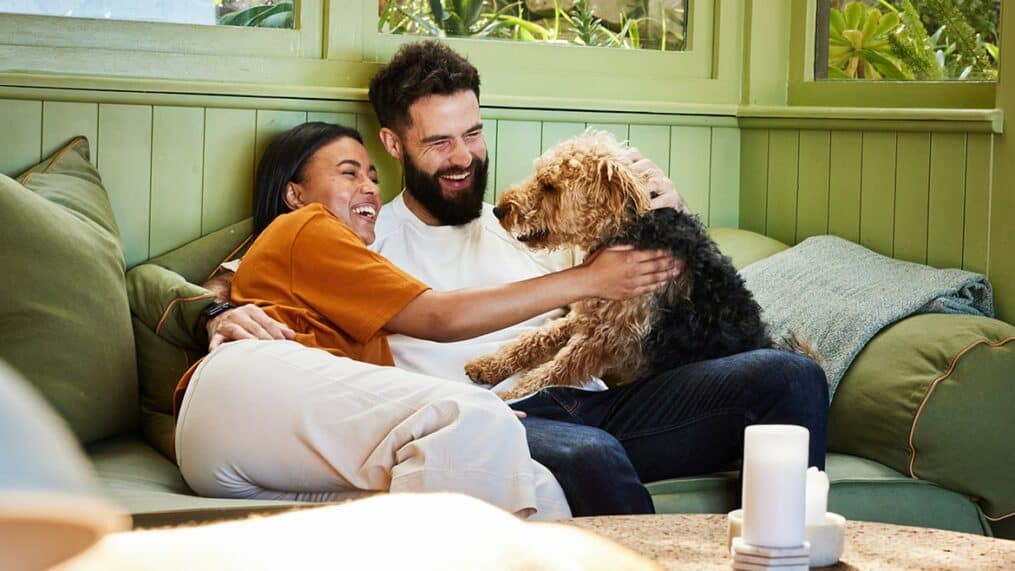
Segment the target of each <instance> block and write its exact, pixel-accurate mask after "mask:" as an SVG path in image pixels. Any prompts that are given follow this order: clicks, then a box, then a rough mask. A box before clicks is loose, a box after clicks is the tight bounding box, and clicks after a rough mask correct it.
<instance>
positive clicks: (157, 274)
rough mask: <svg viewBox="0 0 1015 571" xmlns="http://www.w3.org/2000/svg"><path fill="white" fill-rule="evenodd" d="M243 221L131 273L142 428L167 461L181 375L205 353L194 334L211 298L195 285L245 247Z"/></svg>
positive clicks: (129, 287)
mask: <svg viewBox="0 0 1015 571" xmlns="http://www.w3.org/2000/svg"><path fill="white" fill-rule="evenodd" d="M250 231H251V221H250V220H245V221H243V222H238V223H236V224H233V225H232V226H228V227H226V228H223V229H221V230H218V231H216V232H213V233H211V234H208V235H207V236H204V237H202V238H199V239H197V240H194V241H193V242H190V243H188V244H185V245H183V246H181V247H180V248H177V249H176V250H173V251H171V252H168V253H166V254H163V255H161V256H158V257H156V258H153V259H151V260H148V261H147V262H145V263H143V264H140V265H138V266H135V267H134V268H131V270H130V271H129V272H127V295H128V297H129V299H130V311H131V314H132V320H131V322H132V324H133V329H134V338H135V343H136V345H137V368H138V382H139V384H140V393H141V428H142V432H143V433H144V435H145V437H146V438H147V439H148V441H149V442H151V444H152V445H153V446H155V448H156V449H157V450H158V451H160V452H162V453H163V454H164V455H166V457H168V458H173V457H174V450H173V433H174V428H175V420H174V418H173V392H174V390H175V389H176V384H177V382H178V381H179V380H180V377H181V376H183V373H184V372H186V370H187V369H188V368H189V367H190V366H191V365H192V364H193V363H195V362H196V361H197V360H198V359H200V358H201V356H202V355H204V354H205V352H206V349H207V347H206V346H205V344H204V343H205V342H204V340H203V339H201V340H198V339H196V338H195V335H194V327H195V325H196V323H197V319H198V316H199V315H200V313H201V310H203V309H204V308H206V307H208V306H209V305H211V304H212V303H213V301H214V300H213V297H212V294H211V293H210V292H209V291H207V290H206V289H204V288H202V287H200V286H197V285H194V284H196V283H202V282H205V281H207V279H208V277H209V276H210V275H211V274H212V272H213V271H214V270H215V268H216V267H217V266H218V264H219V263H221V262H222V261H224V260H227V259H230V258H231V257H233V256H235V255H238V253H239V252H240V251H241V249H242V248H243V247H244V246H246V244H247V242H248V237H249V236H250Z"/></svg>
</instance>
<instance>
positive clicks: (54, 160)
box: [18, 135, 88, 186]
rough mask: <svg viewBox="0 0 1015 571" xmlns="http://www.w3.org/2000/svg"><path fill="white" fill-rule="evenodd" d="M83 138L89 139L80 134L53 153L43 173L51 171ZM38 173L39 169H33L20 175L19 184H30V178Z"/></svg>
mask: <svg viewBox="0 0 1015 571" xmlns="http://www.w3.org/2000/svg"><path fill="white" fill-rule="evenodd" d="M81 139H84V140H86V141H87V140H88V137H85V136H84V135H78V136H77V137H74V138H73V139H71V140H70V141H69V142H68V143H67V144H66V145H64V146H63V148H62V149H60V150H59V151H58V152H57V153H56V154H55V155H53V158H52V159H50V160H49V164H48V165H46V169H45V170H43V171H42V173H43V174H46V173H48V172H49V171H51V170H53V167H55V166H56V163H58V162H60V159H62V158H63V156H64V155H65V154H67V151H69V150H70V149H71V147H73V146H74V145H76V144H77V142H78V141H79V140H81ZM38 173H39V171H33V172H30V173H28V174H27V175H25V176H22V177H19V178H18V184H20V185H21V186H26V185H27V184H28V179H30V178H32V175H34V174H38Z"/></svg>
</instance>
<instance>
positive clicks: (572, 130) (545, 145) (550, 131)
mask: <svg viewBox="0 0 1015 571" xmlns="http://www.w3.org/2000/svg"><path fill="white" fill-rule="evenodd" d="M584 130H585V123H574V122H568V121H545V122H544V123H543V133H542V138H541V141H540V150H541V151H546V150H547V149H549V148H550V147H552V146H554V145H556V144H557V143H559V142H561V141H563V140H565V139H570V138H571V137H574V136H575V135H580V134H581V133H582V132H583V131H584ZM533 158H535V157H533Z"/></svg>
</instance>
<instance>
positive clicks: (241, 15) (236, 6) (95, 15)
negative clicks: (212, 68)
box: [0, 0, 293, 29]
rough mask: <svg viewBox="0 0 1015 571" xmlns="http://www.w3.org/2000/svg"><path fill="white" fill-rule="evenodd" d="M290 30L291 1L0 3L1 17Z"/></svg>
mask: <svg viewBox="0 0 1015 571" xmlns="http://www.w3.org/2000/svg"><path fill="white" fill-rule="evenodd" d="M2 12H7V13H13V14H35V15H40V16H63V17H70V18H92V19H100V20H131V21H140V22H171V23H177V24H204V25H216V24H218V25H226V26H249V27H258V28H285V29H291V28H293V0H171V1H163V2H152V1H146V2H138V1H137V0H0V13H2Z"/></svg>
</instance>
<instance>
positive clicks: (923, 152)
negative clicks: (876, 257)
mask: <svg viewBox="0 0 1015 571" xmlns="http://www.w3.org/2000/svg"><path fill="white" fill-rule="evenodd" d="M929 186H930V133H899V154H898V159H897V160H896V166H895V238H894V246H893V250H892V251H893V252H894V254H893V255H894V256H895V257H896V258H898V259H900V260H907V261H910V262H916V263H920V264H922V263H924V262H926V261H927V190H928V188H929Z"/></svg>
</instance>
